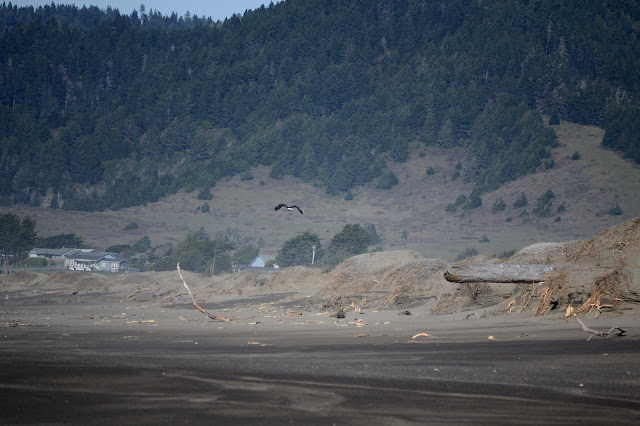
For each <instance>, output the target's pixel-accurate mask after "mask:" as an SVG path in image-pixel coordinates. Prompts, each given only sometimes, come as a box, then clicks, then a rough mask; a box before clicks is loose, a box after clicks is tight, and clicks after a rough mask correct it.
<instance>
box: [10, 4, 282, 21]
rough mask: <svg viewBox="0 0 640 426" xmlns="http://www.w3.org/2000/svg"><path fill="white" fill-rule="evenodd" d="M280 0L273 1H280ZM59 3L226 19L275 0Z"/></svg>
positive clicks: (123, 11)
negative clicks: (144, 9) (141, 7)
mask: <svg viewBox="0 0 640 426" xmlns="http://www.w3.org/2000/svg"><path fill="white" fill-rule="evenodd" d="M3 1H5V3H6V4H9V2H11V4H13V5H14V6H18V7H20V6H34V7H38V6H43V5H45V4H51V3H52V0H3ZM278 1H279V0H273V3H274V4H275V3H278ZM53 3H55V4H75V5H76V6H78V7H79V8H81V7H82V6H87V7H89V6H97V7H99V8H100V9H106V8H107V6H111V8H113V9H118V10H120V13H123V14H127V15H129V14H131V12H132V11H133V10H134V9H135V10H139V9H140V4H144V6H145V8H146V9H147V12H148V11H150V10H151V9H153V10H158V11H160V13H161V14H162V15H165V16H167V15H171V12H176V13H177V14H178V16H183V15H184V14H185V13H186V12H187V11H189V12H190V13H191V16H193V15H198V17H205V18H208V17H209V16H210V17H211V18H212V19H213V20H214V21H216V20H218V19H219V20H221V21H224V19H225V18H228V17H230V16H231V15H233V14H234V13H239V14H240V15H242V14H244V11H245V10H247V9H249V10H253V9H257V8H259V7H260V6H262V5H263V4H264V5H265V6H269V3H271V0H61V1H57V0H54V1H53Z"/></svg>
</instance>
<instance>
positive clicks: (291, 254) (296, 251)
mask: <svg viewBox="0 0 640 426" xmlns="http://www.w3.org/2000/svg"><path fill="white" fill-rule="evenodd" d="M313 246H315V247H316V248H315V259H314V257H313V250H314V249H313ZM323 256H324V251H323V249H322V244H321V243H320V238H319V237H318V235H316V234H313V233H311V232H305V233H303V234H301V235H297V236H295V237H293V238H290V239H288V240H287V241H285V242H284V244H283V245H282V248H280V250H279V251H278V254H277V255H276V263H277V264H278V265H280V266H282V267H287V266H295V265H305V266H311V262H312V261H315V262H317V261H318V260H320V259H322V257H323Z"/></svg>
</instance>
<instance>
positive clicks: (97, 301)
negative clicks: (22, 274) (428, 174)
mask: <svg viewBox="0 0 640 426" xmlns="http://www.w3.org/2000/svg"><path fill="white" fill-rule="evenodd" d="M56 297H58V298H57V299H56ZM5 299H6V300H4V303H2V304H0V307H1V308H2V309H1V313H0V324H2V329H0V372H1V373H0V374H1V376H0V389H1V390H0V398H1V400H2V404H0V418H1V419H2V423H4V424H20V423H31V424H32V423H47V424H51V423H74V424H87V423H98V424H182V423H192V424H226V425H228V424H277V425H281V424H328V425H331V424H337V425H353V424H366V425H380V424H382V425H385V424H392V425H396V424H427V423H428V424H436V423H457V424H462V423H479V424H489V423H509V424H513V423H528V424H550V423H552V424H638V423H639V422H640V338H639V337H638V336H640V321H638V317H637V315H621V316H618V317H608V318H598V319H593V318H592V317H593V316H590V317H585V318H583V319H584V321H585V322H586V323H587V325H589V326H590V327H591V328H594V329H597V330H603V331H606V330H608V329H609V328H610V327H611V326H614V325H617V326H620V327H624V328H626V329H627V335H626V336H624V337H615V338H609V339H607V338H603V337H593V338H592V339H591V340H590V341H587V339H588V338H589V336H590V335H589V334H587V333H585V332H584V331H582V330H581V329H580V326H579V325H578V323H577V322H576V321H575V319H565V318H564V317H563V316H561V315H556V316H546V317H535V318H534V317H532V316H531V314H530V313H526V314H524V313H523V314H516V315H509V316H497V317H487V318H477V317H476V316H471V317H469V318H468V319H465V318H466V317H467V315H468V313H465V312H463V313H456V314H449V315H440V316H433V315H429V314H428V312H427V311H422V310H421V309H420V307H416V308H415V310H412V313H413V315H411V316H405V315H398V314H399V312H400V311H398V310H379V311H378V310H376V309H373V308H372V309H363V311H362V312H361V313H357V312H353V311H351V312H348V314H347V317H346V318H344V319H341V320H336V319H335V318H330V317H328V315H327V314H326V313H325V314H322V313H313V312H306V311H305V312H302V315H301V316H293V317H292V316H286V315H284V312H285V310H286V309H288V308H290V307H291V303H290V302H288V304H286V305H285V304H279V303H278V302H277V300H274V301H271V302H269V301H265V299H264V298H256V299H255V300H253V299H252V298H247V297H245V298H243V299H242V300H240V301H239V302H236V301H234V300H233V299H231V298H229V299H227V300H225V301H224V303H222V304H221V305H213V304H209V305H203V306H204V307H205V309H207V310H211V311H212V312H214V313H217V314H223V315H225V316H232V317H234V320H233V321H232V322H215V321H211V320H209V319H208V318H206V317H205V316H204V315H203V314H202V313H200V312H199V311H197V310H196V309H195V308H194V306H193V305H191V304H174V305H162V304H159V303H150V302H149V303H138V302H134V301H123V300H122V299H119V298H117V297H115V296H114V295H109V294H96V295H95V296H89V295H84V296H78V295H69V294H65V295H59V294H52V295H51V299H49V298H47V297H44V296H38V297H35V298H33V297H32V298H23V299H17V300H16V299H10V298H9V299H7V298H6V297H5ZM275 299H277V297H276V298H275ZM47 300H49V302H47ZM265 303H266V305H265ZM222 305H224V306H226V307H227V309H226V310H225V311H224V312H219V311H216V309H218V308H219V307H220V306H222ZM265 306H267V307H265ZM419 333H426V334H428V336H417V337H415V338H413V337H414V336H415V335H416V334H419ZM490 336H493V339H490V338H489V337H490Z"/></svg>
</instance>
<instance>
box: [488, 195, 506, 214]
mask: <svg viewBox="0 0 640 426" xmlns="http://www.w3.org/2000/svg"><path fill="white" fill-rule="evenodd" d="M505 208H507V203H505V202H504V200H503V199H502V197H498V199H497V200H496V201H495V202H494V203H493V207H491V213H497V212H500V211H502V210H504V209H505Z"/></svg>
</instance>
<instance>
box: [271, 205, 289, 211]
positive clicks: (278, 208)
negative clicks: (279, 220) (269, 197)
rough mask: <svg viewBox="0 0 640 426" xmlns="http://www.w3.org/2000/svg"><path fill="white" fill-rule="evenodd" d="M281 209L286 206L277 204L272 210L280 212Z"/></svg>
mask: <svg viewBox="0 0 640 426" xmlns="http://www.w3.org/2000/svg"><path fill="white" fill-rule="evenodd" d="M282 207H287V206H286V204H278V205H277V206H276V208H275V209H274V210H280V209H281V208H282Z"/></svg>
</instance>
